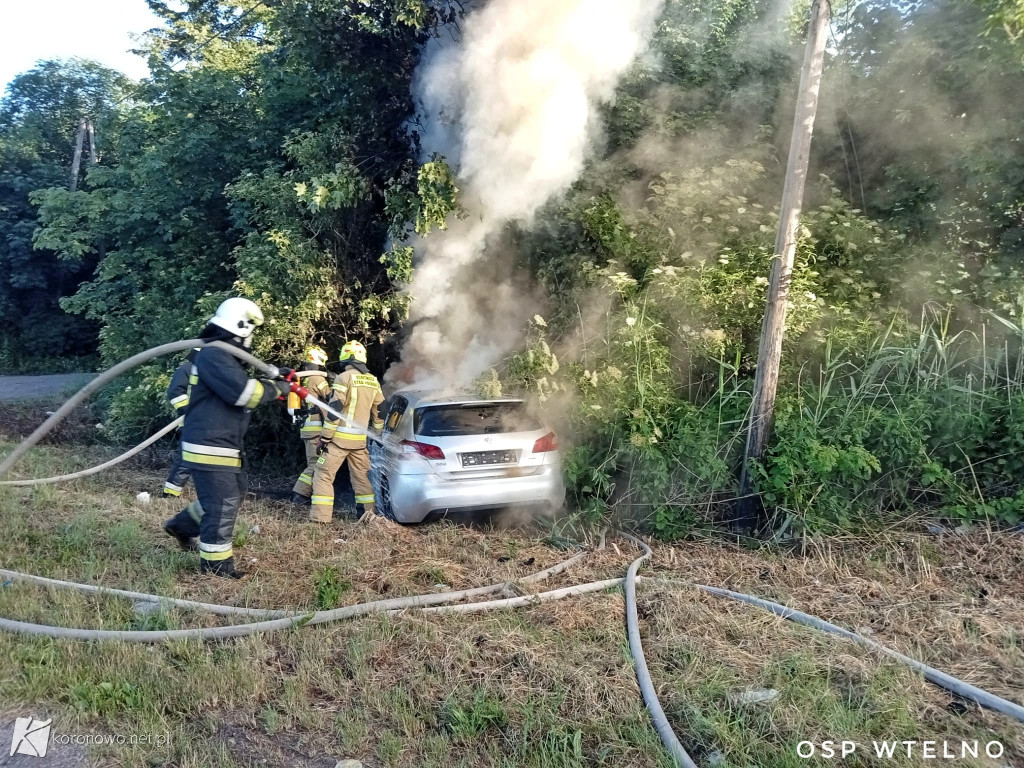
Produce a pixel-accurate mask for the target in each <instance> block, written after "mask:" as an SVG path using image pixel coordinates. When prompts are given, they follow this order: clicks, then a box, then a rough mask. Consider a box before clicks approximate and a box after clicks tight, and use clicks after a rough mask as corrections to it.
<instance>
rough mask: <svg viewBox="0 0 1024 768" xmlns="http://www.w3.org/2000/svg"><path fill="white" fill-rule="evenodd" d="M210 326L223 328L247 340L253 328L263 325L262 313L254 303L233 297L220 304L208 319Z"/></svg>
mask: <svg viewBox="0 0 1024 768" xmlns="http://www.w3.org/2000/svg"><path fill="white" fill-rule="evenodd" d="M210 325H216V326H218V327H220V328H223V329H224V330H225V331H228V332H230V333H231V335H232V336H237V337H238V338H240V339H248V338H249V337H250V336H252V332H253V329H254V328H258V327H259V326H261V325H263V312H262V311H260V308H259V307H258V306H256V302H253V301H249V300H248V299H243V298H240V297H238V296H234V297H232V298H230V299H225V300H224V301H222V302H221V305H220V306H219V307H217V312H216V313H215V314H214V316H213V317H211V318H210Z"/></svg>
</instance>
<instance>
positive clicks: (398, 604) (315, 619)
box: [0, 552, 585, 643]
mask: <svg viewBox="0 0 1024 768" xmlns="http://www.w3.org/2000/svg"><path fill="white" fill-rule="evenodd" d="M584 554H585V553H582V552H581V553H580V554H579V555H576V556H575V557H572V558H569V559H568V560H566V561H564V562H562V563H559V564H557V565H555V566H552V567H551V568H548V569H547V570H546V571H541V572H540V573H536V574H533V575H532V576H527V577H525V578H523V579H520V581H526V582H530V581H540V580H542V579H545V578H547V577H548V576H551V575H553V574H555V573H559V572H560V571H562V570H565V569H566V568H568V567H569V566H570V565H572V564H573V563H575V562H577V561H578V560H579V559H580V557H582V556H583V555H584ZM8 573H10V572H8ZM14 575H15V576H16V577H17V576H20V575H21V574H14ZM33 578H37V577H33ZM65 584H69V582H66V583H65ZM61 586H64V585H63V584H62V585H61ZM81 586H83V585H74V587H75V588H78V587H81ZM505 586H506V583H501V584H491V585H488V586H486V587H476V588H473V589H463V590H459V591H454V592H438V593H431V594H426V595H413V596H411V597H397V598H391V599H389V600H373V601H371V602H368V603H359V604H357V605H349V606H346V607H344V608H335V609H333V610H330V611H315V612H312V613H305V614H293V615H286V616H284V617H282V618H279V619H272V620H269V621H256V622H252V623H250V624H232V625H230V626H226V627H205V628H201V629H165V630H107V629H79V628H76V627H53V626H49V625H46V624H31V623H28V622H24V621H14V620H12V619H0V629H5V630H7V631H9V632H15V633H18V634H23V635H42V636H44V637H57V638H65V639H71V640H122V641H127V642H141V643H158V642H162V641H164V640H183V639H188V640H221V639H224V638H228V637H243V636H246V635H255V634H258V633H261V632H273V631H276V630H280V629H290V628H291V627H299V626H306V625H313V624H327V623H329V622H333V621H340V620H341V619H350V618H352V617H354V616H365V615H366V614H369V613H380V612H383V611H393V610H404V609H408V608H420V607H424V606H429V605H438V604H440V603H449V602H454V601H456V600H465V599H467V598H470V597H478V596H480V595H484V594H489V593H493V592H499V591H501V590H502V589H504V588H505ZM556 591H559V590H556ZM561 591H564V590H561ZM545 594H547V593H541V595H538V596H537V597H538V598H540V599H544V598H543V595H545ZM561 596H562V597H568V596H569V595H568V594H565V595H561ZM145 597H148V598H150V599H152V598H154V597H156V596H155V595H147V596H145ZM157 599H158V600H159V599H162V598H157ZM513 599H515V598H513ZM547 599H551V598H550V597H549V598H547ZM200 605H203V606H204V607H203V608H202V610H209V608H208V607H205V606H206V604H202V603H193V604H191V605H189V606H188V607H190V608H196V607H198V606H200Z"/></svg>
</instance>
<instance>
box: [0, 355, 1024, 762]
mask: <svg viewBox="0 0 1024 768" xmlns="http://www.w3.org/2000/svg"><path fill="white" fill-rule="evenodd" d="M210 343H211V344H213V345H216V346H219V347H222V348H223V349H225V350H226V351H228V352H229V353H231V354H232V355H234V356H235V357H237V358H239V359H241V360H243V361H244V362H247V363H249V364H250V365H253V366H254V367H256V368H257V369H258V370H260V371H262V372H264V373H265V374H267V375H269V376H271V377H277V375H278V369H277V368H275V367H274V366H271V365H268V364H267V363H265V362H263V361H262V360H259V359H258V358H256V357H254V356H253V355H251V354H249V353H247V352H245V351H244V350H241V349H238V348H236V347H233V346H231V345H229V344H224V343H222V342H210ZM206 344H207V342H204V341H202V340H199V339H191V340H187V341H179V342H172V343H170V344H164V345H161V346H159V347H154V348H152V349H149V350H146V351H144V352H140V353H139V354H137V355H134V356H132V357H130V358H128V359H127V360H124V361H122V362H121V363H118V364H117V365H115V366H113V367H112V368H110V369H109V370H107V371H104V372H103V373H102V374H100V375H99V376H97V377H96V378H95V379H93V380H92V381H90V382H89V383H88V384H86V385H85V386H84V387H83V388H82V389H81V390H79V391H78V392H77V393H76V394H75V395H74V396H72V397H71V398H70V399H69V400H68V401H67V402H66V403H64V405H62V406H61V407H60V408H59V409H58V410H57V411H55V412H54V413H53V414H52V415H51V416H50V417H49V418H48V419H47V420H46V421H44V422H43V423H42V424H41V425H40V426H39V427H38V428H37V429H36V430H35V431H34V432H33V433H32V434H31V435H30V436H29V437H28V438H26V439H25V440H24V441H22V443H21V444H19V445H18V446H17V447H16V448H15V449H14V451H12V452H11V454H10V455H8V456H7V458H6V459H5V460H4V461H3V462H2V463H0V477H2V476H3V475H4V474H5V473H6V472H7V471H8V470H9V469H10V468H11V467H12V466H13V465H14V463H15V462H17V460H18V459H19V458H20V457H21V456H23V455H24V454H25V453H26V452H27V451H28V450H29V449H30V448H31V447H32V446H34V445H35V444H36V443H38V442H39V440H41V439H42V438H43V437H44V436H45V435H46V434H47V433H49V432H50V431H51V430H52V429H53V428H54V427H56V425H57V424H59V423H60V422H61V421H62V420H63V419H64V418H65V417H66V416H67V415H68V414H69V413H71V411H72V410H74V408H76V407H77V406H78V405H79V404H80V403H82V402H83V401H84V400H85V399H86V398H87V397H89V395H91V394H92V393H94V392H96V391H97V390H98V389H100V388H101V387H103V386H105V385H106V384H107V383H109V382H110V381H112V380H113V379H115V378H116V377H117V376H120V375H121V374H122V373H124V372H125V371H128V370H130V369H132V368H134V367H135V366H137V365H140V364H142V363H144V362H147V361H149V360H152V359H154V358H156V357H160V356H162V355H167V354H173V353H175V352H181V351H184V350H186V349H191V348H193V347H196V346H204V345H206ZM175 426H176V423H175V422H172V423H171V424H170V425H168V426H167V427H165V428H164V430H161V433H158V434H157V435H154V436H153V437H151V438H149V439H148V440H147V441H145V442H144V443H143V444H142V445H141V446H137V447H136V449H132V451H129V452H127V453H126V454H122V455H121V456H119V457H117V458H116V459H113V460H111V461H109V462H106V463H105V464H104V465H100V467H93V468H92V469H90V470H83V472H80V473H72V475H68V476H60V478H58V479H54V478H42V479H41V480H42V481H49V482H58V481H59V480H60V479H73V478H74V477H82V476H85V475H86V474H94V473H95V472H99V471H101V470H102V469H105V468H108V467H110V466H113V465H114V464H116V463H119V462H120V461H123V460H125V459H127V458H129V457H130V456H131V455H134V453H137V452H138V451H140V450H142V449H143V448H145V447H146V445H149V444H151V443H152V442H155V441H156V440H157V439H159V438H160V437H161V436H162V434H166V432H169V431H170V430H171V429H173V428H174V427H175ZM38 482H40V481H14V482H13V483H7V484H17V485H23V484H38ZM622 535H623V536H624V537H625V538H627V539H628V540H630V541H631V542H633V543H634V544H636V545H637V546H639V547H640V548H641V549H642V550H643V554H642V555H641V556H640V557H638V558H636V559H635V560H634V561H633V562H632V563H630V566H629V569H628V570H627V573H626V576H625V578H622V579H604V580H602V581H595V582H590V583H587V584H578V585H574V586H571V587H564V588H562V589H556V590H551V591H548V592H542V593H539V594H533V595H521V596H517V597H511V598H505V599H501V600H491V601H486V602H482V603H471V604H463V605H440V604H444V603H451V602H455V601H458V600H465V599H468V598H470V597H474V596H480V595H484V594H493V593H495V592H499V591H501V590H502V589H505V588H506V587H507V586H508V583H502V584H492V585H488V586H486V587H477V588H475V589H469V590H461V591H454V592H443V593H435V594H427V595H414V596H411V597H405V598H392V599H389V600H375V601H371V602H367V603H360V604H357V605H352V606H346V607H344V608H337V609H334V610H331V611H316V612H314V613H307V614H301V615H294V614H293V615H288V614H286V613H284V612H280V611H265V610H261V609H249V608H238V607H236V606H222V605H214V604H210V603H199V602H195V601H189V600H177V599H173V598H163V597H159V596H156V595H146V594H142V593H136V592H127V591H124V590H110V589H105V588H102V587H95V586H90V585H85V584H76V583H74V582H65V581H59V580H55V579H43V578H42V577H38V576H27V575H25V574H20V573H17V572H15V571H8V570H3V571H0V574H2V575H4V576H5V577H7V578H11V579H22V580H26V581H31V582H35V583H41V584H46V585H48V586H57V587H62V588H69V589H78V590H80V591H88V592H98V593H101V594H115V595H119V596H122V597H130V598H132V599H137V600H139V599H141V600H145V601H149V602H166V603H168V604H170V605H176V606H179V607H185V608H191V609H197V610H203V611H208V612H211V613H219V614H222V615H225V614H228V615H250V616H262V617H273V618H269V620H264V621H257V622H253V623H249V624H238V625H230V626H225V627H209V628H201V629H183V630H156V631H136V630H123V631H122V630H94V629H79V628H69V627H54V626H48V625H42V624H32V623H29V622H21V621H14V620H11V619H2V618H0V629H4V630H7V631H10V632H15V633H19V634H27V635H36V636H39V635H42V636H47V637H57V638H67V639H76V640H121V641H129V642H162V641H164V640H169V639H220V638H228V637H240V636H244V635H251V634H256V633H260V632H271V631H276V630H281V629H288V628H291V627H297V626H305V625H307V624H309V625H312V624H324V623H328V622H332V621H339V620H342V619H346V618H352V617H355V616H362V615H366V614H369V613H374V612H381V611H387V612H400V611H404V610H408V609H421V610H426V611H447V612H473V611H484V610H496V609H503V608H512V607H516V606H519V605H530V604H535V603H539V602H546V601H548V600H558V599H562V598H565V597H571V596H575V595H581V594H585V593H588V592H596V591H600V590H604V589H609V588H612V587H615V586H619V585H620V584H621V585H624V586H625V593H626V625H627V631H628V635H629V645H630V651H631V653H632V655H633V661H634V667H635V670H636V674H637V681H638V683H639V685H640V689H641V693H642V694H643V698H644V702H645V704H646V706H647V708H648V710H649V711H650V713H651V717H652V720H653V721H654V725H655V728H656V730H657V732H658V735H659V737H660V738H661V740H662V743H663V744H664V745H665V748H666V749H667V750H668V751H669V753H670V754H671V755H672V757H673V759H674V760H675V761H676V763H677V764H678V765H680V766H682V768H696V766H695V764H694V763H693V761H692V760H691V759H690V757H689V755H688V754H687V753H686V750H685V749H683V747H682V745H681V744H680V743H679V739H678V738H677V737H676V735H675V733H674V732H673V731H672V728H671V726H670V725H669V723H668V719H667V718H666V716H665V713H664V710H663V709H662V707H661V704H660V702H659V701H658V697H657V693H656V691H655V689H654V684H653V681H652V680H651V676H650V671H649V670H648V668H647V662H646V658H645V657H644V653H643V646H642V643H641V639H640V630H639V620H638V616H637V610H636V581H637V579H638V578H641V579H642V580H645V581H655V582H659V583H669V584H679V583H681V582H673V581H670V580H661V579H649V578H644V577H638V576H637V570H638V569H639V567H640V565H641V564H642V563H643V562H645V561H646V560H648V559H649V558H650V557H651V555H652V550H651V548H650V547H649V546H648V545H647V544H646V543H644V542H642V541H641V540H640V539H637V538H635V537H633V536H630V535H628V534H622ZM584 554H585V553H580V554H579V555H576V556H575V557H573V558H570V559H569V560H566V561H564V562H562V563H559V564H558V565H556V566H553V567H552V568H549V569H547V570H546V571H541V572H540V573H538V574H534V575H533V576H531V577H525V578H524V579H521V580H520V581H521V582H528V581H540V580H542V579H544V578H546V577H547V576H549V575H552V574H554V573H558V572H560V571H561V570H564V569H565V568H567V567H569V565H571V564H572V563H573V562H576V561H577V560H578V559H580V558H581V557H583V555H584ZM692 586H695V587H696V588H697V589H700V590H703V591H705V592H708V593H709V594H714V595H717V596H721V597H729V598H732V599H735V600H740V601H742V602H745V603H748V604H751V605H755V606H758V607H761V608H764V609H765V610H769V611H771V612H773V613H775V614H776V615H778V616H781V617H782V618H785V619H790V620H792V621H797V622H799V623H802V624H805V625H807V626H811V627H814V628H816V629H819V630H822V631H825V632H831V633H833V634H838V635H840V636H842V637H845V638H847V639H849V640H853V641H854V642H857V643H858V644H860V645H862V646H863V647H865V648H869V649H871V650H875V651H878V652H881V653H884V654H885V655H887V656H889V657H890V658H893V659H895V660H897V661H899V662H900V663H903V664H906V665H908V666H910V667H912V668H914V669H916V670H917V671H919V672H921V673H922V674H923V675H924V676H925V677H926V679H928V680H930V681H931V682H933V683H935V684H937V685H939V686H941V687H943V688H946V689H947V690H950V691H952V692H954V693H956V694H957V695H960V696H963V697H964V698H967V699H970V700H972V701H975V702H976V703H978V704H981V705H982V706H985V707H988V708H990V709H994V710H996V711H998V712H1002V713H1003V714H1006V715H1009V716H1010V717H1014V718H1016V719H1017V720H1020V721H1021V722H1024V707H1021V706H1019V705H1017V704H1015V703H1013V702H1010V701H1007V700H1006V699H1002V698H1001V697H999V696H996V695H994V694H991V693H988V692H987V691H984V690H982V689H980V688H977V687H975V686H972V685H970V684H968V683H965V682H963V681H962V680H958V679H957V678H954V677H952V676H951V675H947V674H945V673H943V672H940V671H938V670H936V669H933V668H931V667H929V666H927V665H925V664H923V663H921V662H919V661H916V660H915V659H911V658H910V657H908V656H904V655H903V654H900V653H898V652H896V651H893V650H891V649H889V648H886V647H885V646H882V645H880V644H878V643H875V642H874V641H872V640H869V639H867V638H865V637H863V636H862V635H859V634H857V633H854V632H850V631H849V630H845V629H843V628H842V627H838V626H836V625H834V624H830V623H829V622H826V621H824V620H822V619H819V618H817V617H815V616H810V615H809V614H805V613H801V612H799V611H794V610H792V609H789V608H786V607H785V606H783V605H780V604H778V603H774V602H771V601H769V600H762V599H760V598H757V597H753V596H751V595H745V594H743V593H738V592H731V591H729V590H724V589H718V588H715V587H707V586H704V585H692ZM430 606H437V607H430Z"/></svg>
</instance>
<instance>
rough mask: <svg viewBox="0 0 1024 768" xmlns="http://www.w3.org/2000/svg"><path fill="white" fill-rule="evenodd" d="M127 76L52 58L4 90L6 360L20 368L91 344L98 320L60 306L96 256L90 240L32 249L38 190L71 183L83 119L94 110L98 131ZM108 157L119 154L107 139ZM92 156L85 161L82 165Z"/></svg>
mask: <svg viewBox="0 0 1024 768" xmlns="http://www.w3.org/2000/svg"><path fill="white" fill-rule="evenodd" d="M125 86H126V82H125V79H124V78H123V77H122V76H121V75H119V74H118V73H117V72H114V71H112V70H109V69H106V68H104V67H101V66H99V65H98V64H94V63H92V62H87V61H79V60H71V61H67V62H59V61H47V62H43V63H41V64H39V65H38V66H36V67H35V68H34V69H32V70H30V71H28V72H26V73H24V74H21V75H18V76H17V77H16V78H15V79H14V80H13V81H12V82H11V83H10V84H9V85H8V87H7V92H6V93H5V95H4V97H3V99H2V100H0V307H3V309H4V318H5V323H4V328H3V329H2V331H0V363H2V365H3V367H5V368H17V367H19V366H21V365H24V364H26V363H28V362H29V361H30V360H31V358H33V357H37V356H38V357H45V358H49V359H51V360H52V359H54V358H60V357H63V356H71V357H74V356H80V355H87V354H89V353H90V352H93V351H95V344H96V342H95V334H96V328H95V326H93V325H92V324H83V323H82V322H80V321H79V320H77V319H75V318H72V317H69V316H67V315H66V314H64V313H63V312H61V310H60V306H59V302H60V299H61V298H62V297H65V296H69V295H70V294H72V293H74V291H75V289H76V288H77V287H78V284H79V283H80V282H81V280H82V279H83V278H84V277H86V276H87V275H88V274H89V273H90V272H91V270H92V269H93V267H94V266H95V263H96V262H95V258H94V257H93V254H94V249H93V245H92V241H91V240H90V241H89V242H88V243H87V244H82V243H79V244H78V246H77V247H76V248H73V249H69V250H67V251H61V252H59V251H57V250H55V249H50V248H42V249H34V248H33V243H32V234H33V232H34V230H35V228H36V215H35V209H34V208H33V205H32V202H31V196H32V193H33V192H35V191H36V190H39V189H42V188H46V187H63V188H65V189H66V187H67V185H68V183H69V178H70V173H71V163H72V157H73V155H74V146H75V136H76V133H77V130H78V124H79V121H80V120H81V119H82V118H83V117H89V118H91V119H92V120H93V122H94V124H95V125H96V128H97V132H98V133H99V135H100V136H102V135H104V133H105V130H106V128H107V126H108V125H109V123H110V120H111V114H112V106H113V102H114V100H115V99H116V98H118V97H119V96H120V95H121V93H122V92H123V90H124V88H125ZM100 151H101V152H103V154H104V157H105V160H107V161H113V160H114V159H115V158H114V157H113V155H112V154H110V153H109V152H108V150H107V148H106V147H101V148H100ZM87 164H88V159H87V158H86V159H85V160H84V161H83V164H82V165H83V167H85V166H86V165H87Z"/></svg>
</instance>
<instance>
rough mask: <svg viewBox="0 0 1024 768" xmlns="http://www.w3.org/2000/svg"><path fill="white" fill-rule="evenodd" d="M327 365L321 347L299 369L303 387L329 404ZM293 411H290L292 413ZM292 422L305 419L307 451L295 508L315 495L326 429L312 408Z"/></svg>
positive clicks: (295, 490) (312, 349)
mask: <svg viewBox="0 0 1024 768" xmlns="http://www.w3.org/2000/svg"><path fill="white" fill-rule="evenodd" d="M325 365H327V353H326V352H324V351H323V350H322V349H320V347H310V348H309V349H307V350H306V360H305V364H304V365H303V366H302V368H301V369H299V371H298V376H299V380H300V381H301V382H302V386H304V387H305V388H306V389H307V390H309V393H310V394H311V395H313V396H314V397H316V398H318V399H320V400H323V401H324V402H325V403H326V402H327V401H328V400H330V399H331V385H330V384H329V383H328V382H327V372H326V371H324V366H325ZM293 397H294V395H293ZM291 410H292V409H291V408H289V412H291ZM303 416H304V417H305V418H304V419H303ZM292 418H293V419H303V420H302V427H301V428H300V432H299V436H300V437H301V438H302V444H303V445H304V446H305V448H306V468H305V469H303V470H302V474H301V475H299V479H298V480H296V481H295V485H294V487H293V488H292V499H291V500H292V503H293V504H309V497H310V495H311V494H312V492H313V472H314V470H315V469H316V462H317V459H318V458H319V454H318V453H317V445H318V442H319V439H320V433H321V432H323V428H324V414H323V412H322V411H321V410H320V409H319V408H317V407H315V406H313V405H303V407H302V408H301V409H299V410H297V411H295V412H294V413H292Z"/></svg>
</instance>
